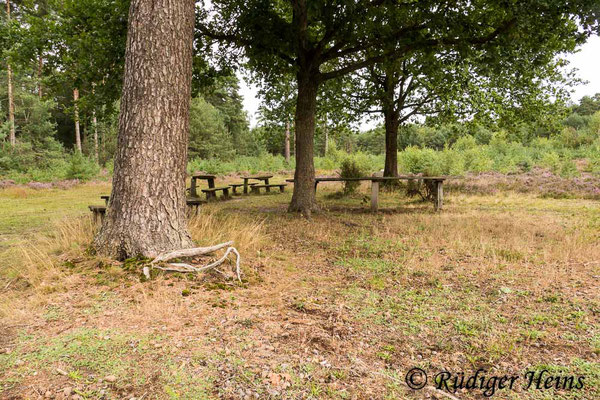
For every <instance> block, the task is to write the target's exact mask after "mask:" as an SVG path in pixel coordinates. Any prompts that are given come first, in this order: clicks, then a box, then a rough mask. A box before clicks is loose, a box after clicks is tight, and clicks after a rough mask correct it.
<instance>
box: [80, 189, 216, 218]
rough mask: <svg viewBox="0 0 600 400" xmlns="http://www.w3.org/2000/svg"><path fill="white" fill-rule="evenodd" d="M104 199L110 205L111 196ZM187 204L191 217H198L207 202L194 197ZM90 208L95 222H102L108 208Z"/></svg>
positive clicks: (187, 200) (188, 199)
mask: <svg viewBox="0 0 600 400" xmlns="http://www.w3.org/2000/svg"><path fill="white" fill-rule="evenodd" d="M101 197H102V198H103V199H105V198H106V199H105V200H106V202H107V204H108V200H110V196H101ZM185 203H186V204H187V206H188V210H189V211H192V212H191V213H190V214H191V215H198V209H199V208H200V206H201V205H202V204H205V203H206V200H202V199H200V198H198V197H193V198H187V199H186V200H185ZM88 208H89V209H90V211H91V212H93V213H94V222H95V223H96V222H98V218H100V221H102V220H103V219H104V216H105V215H106V206H88Z"/></svg>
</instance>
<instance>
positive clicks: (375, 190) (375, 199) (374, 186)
mask: <svg viewBox="0 0 600 400" xmlns="http://www.w3.org/2000/svg"><path fill="white" fill-rule="evenodd" d="M378 203H379V182H378V181H371V211H373V212H377V209H378V208H379V204H378Z"/></svg>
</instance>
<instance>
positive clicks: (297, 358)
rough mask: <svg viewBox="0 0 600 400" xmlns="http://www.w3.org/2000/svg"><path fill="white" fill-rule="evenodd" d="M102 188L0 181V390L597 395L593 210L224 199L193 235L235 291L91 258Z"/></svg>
mask: <svg viewBox="0 0 600 400" xmlns="http://www.w3.org/2000/svg"><path fill="white" fill-rule="evenodd" d="M275 180H276V179H274V181H275ZM109 189H110V188H109V186H108V184H104V183H99V184H85V185H80V186H76V187H74V188H70V189H67V190H61V189H48V190H47V189H42V190H32V189H21V188H11V189H5V190H0V202H1V203H2V204H3V206H2V208H1V209H0V260H2V262H0V318H1V319H0V398H2V399H28V398H44V397H45V398H56V399H67V398H69V399H72V398H75V399H113V398H114V399H131V398H136V399H142V398H143V399H155V398H156V399H213V398H222V399H265V398H274V399H275V398H282V399H321V398H323V399H329V398H331V399H422V398H430V399H434V398H436V399H448V398H451V399H457V398H458V399H479V398H485V397H489V396H490V395H493V397H494V398H499V399H539V400H541V399H586V400H589V399H597V398H600V326H599V321H600V203H599V202H598V201H592V200H581V199H560V200H557V199H545V198H538V197H536V196H534V195H524V194H516V193H511V192H504V193H499V194H495V195H493V196H475V195H468V194H464V193H459V192H454V193H453V192H452V191H451V190H450V191H448V193H447V195H446V203H445V209H444V211H443V212H441V213H434V212H433V209H432V205H431V204H429V203H420V202H416V201H415V200H414V199H408V198H405V197H404V196H403V195H402V194H400V193H397V192H395V193H382V195H381V198H380V202H381V203H380V204H381V208H382V210H381V212H379V213H377V214H372V213H370V212H369V204H368V193H369V192H368V189H367V187H366V186H364V187H363V188H362V189H363V190H362V192H360V193H359V194H357V195H354V196H351V197H349V198H339V197H338V196H335V195H334V192H335V191H336V190H338V189H339V186H338V185H337V184H327V185H322V187H321V186H320V187H319V193H318V197H319V202H320V205H321V206H322V212H320V213H318V214H316V215H314V216H313V217H312V218H311V219H310V220H307V219H304V218H302V217H299V216H297V215H291V214H288V213H287V212H286V209H287V204H288V203H289V200H290V198H291V193H285V194H270V195H260V196H242V197H236V198H235V199H234V200H231V201H227V202H218V203H214V204H210V205H208V206H206V207H204V209H203V210H202V212H201V214H200V216H198V217H197V218H195V219H194V220H192V221H191V222H190V230H191V232H192V235H193V237H194V239H196V240H197V241H198V243H199V244H201V245H205V244H215V243H217V242H220V241H224V240H227V239H229V238H232V239H233V240H235V241H236V245H237V247H238V249H239V250H240V252H241V254H242V258H243V260H242V269H243V272H244V282H243V283H242V284H239V283H235V281H233V280H230V279H225V278H224V277H223V276H222V275H220V274H218V273H211V274H206V275H202V276H189V275H177V274H170V275H159V276H157V277H156V278H155V279H152V280H150V281H144V279H141V274H140V272H141V271H140V270H139V262H136V261H130V262H128V263H126V265H125V266H123V265H121V264H118V263H115V262H111V261H110V260H103V259H99V258H97V257H93V256H91V255H89V252H86V249H87V247H88V245H89V241H90V240H91V237H92V235H93V227H92V223H91V221H90V217H89V216H88V215H87V214H88V213H87V211H86V206H87V205H88V204H101V200H100V199H99V197H98V196H99V195H100V194H106V193H108V191H109ZM290 192H291V190H290ZM417 367H418V368H420V369H422V370H424V371H425V372H426V373H427V376H428V378H429V381H428V384H427V385H426V387H425V388H423V389H421V390H413V389H410V388H409V387H408V385H407V383H406V380H405V377H406V375H407V373H408V372H409V371H410V370H411V369H413V368H417ZM479 369H482V370H483V371H480V372H479V373H478V377H479V378H481V377H482V376H484V377H485V379H484V383H485V385H487V386H485V385H484V387H483V388H481V387H480V385H479V383H478V386H477V388H474V389H473V388H470V389H465V388H463V389H460V388H458V389H457V390H453V389H452V385H451V382H450V380H448V381H447V383H448V385H449V387H448V388H445V387H444V386H443V385H441V386H439V387H440V388H441V389H443V390H441V391H440V390H436V389H435V386H436V383H437V384H438V385H439V384H440V381H439V378H440V376H438V381H437V382H436V378H435V376H436V375H437V374H439V373H440V372H442V371H449V372H450V373H451V374H452V376H453V377H454V376H458V377H460V376H461V375H460V373H464V376H465V382H466V380H467V378H468V377H469V376H470V375H472V374H475V373H476V372H477V371H478V370H479ZM543 371H545V372H543ZM528 372H529V375H527V373H528ZM540 374H542V378H541V379H540V382H541V387H540V388H536V387H535V386H536V382H535V380H534V382H533V384H532V385H531V386H530V387H529V388H527V383H528V377H531V376H533V377H534V379H537V377H539V375H540ZM505 375H506V376H513V375H514V376H517V377H518V378H517V380H516V384H515V385H514V387H513V388H512V389H510V388H505V389H502V390H498V388H497V385H496V386H493V385H494V384H497V381H494V380H493V379H489V378H491V377H493V376H496V377H501V376H505ZM548 377H553V378H555V379H554V380H553V381H551V384H550V386H551V387H549V388H546V387H544V383H545V382H546V379H547V378H548ZM569 377H573V381H570V380H569ZM579 377H583V378H584V379H583V381H582V382H583V385H582V386H583V387H582V388H578V387H577V385H576V384H577V383H578V378H579ZM416 381H418V382H420V380H418V379H417V380H416ZM492 381H493V383H491V382H492ZM478 382H479V381H478ZM556 382H558V383H556ZM571 382H573V383H574V384H573V385H572V386H573V388H571V389H569V384H570V383H571ZM557 385H558V389H557ZM492 386H493V387H492ZM492 389H494V390H492Z"/></svg>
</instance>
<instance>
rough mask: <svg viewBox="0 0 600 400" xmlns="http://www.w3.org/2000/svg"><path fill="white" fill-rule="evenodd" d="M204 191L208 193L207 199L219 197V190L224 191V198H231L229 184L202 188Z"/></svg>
mask: <svg viewBox="0 0 600 400" xmlns="http://www.w3.org/2000/svg"><path fill="white" fill-rule="evenodd" d="M202 192H203V193H206V200H207V201H212V200H216V199H217V192H223V196H222V199H228V198H229V186H222V187H214V188H209V189H202Z"/></svg>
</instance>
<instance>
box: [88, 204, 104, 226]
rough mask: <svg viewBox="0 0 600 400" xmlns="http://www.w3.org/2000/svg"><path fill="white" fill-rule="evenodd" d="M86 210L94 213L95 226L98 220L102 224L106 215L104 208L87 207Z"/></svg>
mask: <svg viewBox="0 0 600 400" xmlns="http://www.w3.org/2000/svg"><path fill="white" fill-rule="evenodd" d="M88 208H89V209H90V211H91V212H93V213H94V223H95V224H97V223H98V219H100V222H102V220H103V219H104V216H105V215H106V206H88Z"/></svg>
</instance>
